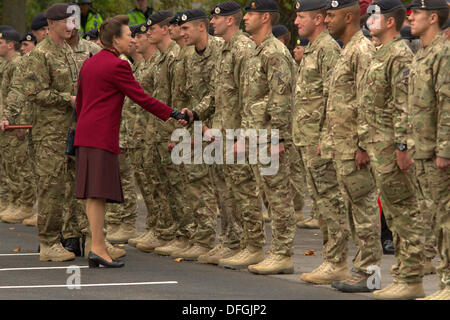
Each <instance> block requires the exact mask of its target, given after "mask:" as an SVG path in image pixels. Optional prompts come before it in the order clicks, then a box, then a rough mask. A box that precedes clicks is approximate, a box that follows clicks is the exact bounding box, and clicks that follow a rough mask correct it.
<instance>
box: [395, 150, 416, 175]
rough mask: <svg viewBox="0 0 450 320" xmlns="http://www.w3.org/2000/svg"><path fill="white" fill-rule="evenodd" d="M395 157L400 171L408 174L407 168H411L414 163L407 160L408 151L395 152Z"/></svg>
mask: <svg viewBox="0 0 450 320" xmlns="http://www.w3.org/2000/svg"><path fill="white" fill-rule="evenodd" d="M395 155H396V157H397V165H398V167H399V168H400V170H402V171H403V172H408V170H409V168H411V166H412V165H413V163H414V161H412V160H411V159H410V158H409V153H408V150H405V151H400V150H395Z"/></svg>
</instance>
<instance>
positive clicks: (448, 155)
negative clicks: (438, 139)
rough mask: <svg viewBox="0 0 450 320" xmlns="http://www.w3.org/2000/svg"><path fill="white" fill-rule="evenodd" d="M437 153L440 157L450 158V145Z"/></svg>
mask: <svg viewBox="0 0 450 320" xmlns="http://www.w3.org/2000/svg"><path fill="white" fill-rule="evenodd" d="M436 155H437V156H438V157H440V158H447V159H450V147H447V148H445V149H441V150H438V152H437V153H436Z"/></svg>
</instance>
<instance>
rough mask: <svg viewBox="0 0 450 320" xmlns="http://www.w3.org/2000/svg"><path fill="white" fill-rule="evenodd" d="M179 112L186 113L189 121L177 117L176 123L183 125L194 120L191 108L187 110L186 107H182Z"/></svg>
mask: <svg viewBox="0 0 450 320" xmlns="http://www.w3.org/2000/svg"><path fill="white" fill-rule="evenodd" d="M181 114H182V115H183V116H184V115H185V114H187V115H188V118H189V122H187V121H186V119H179V120H178V123H179V124H181V125H183V126H187V125H188V124H189V123H192V122H194V114H193V113H192V111H191V110H189V109H188V108H184V109H181Z"/></svg>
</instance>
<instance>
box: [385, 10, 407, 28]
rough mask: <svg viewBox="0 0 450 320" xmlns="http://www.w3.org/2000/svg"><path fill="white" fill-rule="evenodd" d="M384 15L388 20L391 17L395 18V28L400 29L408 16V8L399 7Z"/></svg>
mask: <svg viewBox="0 0 450 320" xmlns="http://www.w3.org/2000/svg"><path fill="white" fill-rule="evenodd" d="M384 17H385V18H386V20H388V19H389V18H394V20H395V30H397V31H400V29H401V28H402V26H403V22H404V21H405V18H406V8H397V9H395V10H393V11H391V12H388V13H385V14H384Z"/></svg>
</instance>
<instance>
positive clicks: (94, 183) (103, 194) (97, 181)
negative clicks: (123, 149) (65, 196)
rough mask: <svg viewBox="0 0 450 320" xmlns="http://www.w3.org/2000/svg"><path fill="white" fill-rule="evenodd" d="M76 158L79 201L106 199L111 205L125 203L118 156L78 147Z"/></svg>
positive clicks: (103, 151)
mask: <svg viewBox="0 0 450 320" xmlns="http://www.w3.org/2000/svg"><path fill="white" fill-rule="evenodd" d="M75 157H76V172H75V174H76V188H77V189H76V197H77V199H88V198H94V199H106V202H110V203H122V202H123V201H124V199H123V191H122V182H121V180H120V168H119V155H118V154H114V153H111V152H109V151H106V150H102V149H97V148H90V147H77V148H76V151H75Z"/></svg>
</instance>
